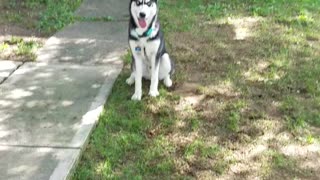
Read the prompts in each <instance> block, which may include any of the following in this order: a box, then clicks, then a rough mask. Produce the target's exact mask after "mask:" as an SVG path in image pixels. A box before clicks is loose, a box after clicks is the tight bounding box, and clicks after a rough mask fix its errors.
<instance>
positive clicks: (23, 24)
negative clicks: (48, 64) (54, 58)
mask: <svg viewBox="0 0 320 180" xmlns="http://www.w3.org/2000/svg"><path fill="white" fill-rule="evenodd" d="M30 6H31V5H30ZM44 8H45V7H44V6H43V5H41V4H39V5H37V7H29V6H28V5H27V4H26V1H22V0H2V1H1V2H0V12H1V14H0V60H16V61H29V60H32V57H30V55H24V54H23V53H20V54H19V53H18V52H17V49H18V44H15V43H13V44H11V43H8V42H9V41H10V40H11V39H12V38H13V37H14V38H22V40H23V41H24V42H30V41H32V42H35V43H37V44H40V45H41V44H43V43H44V42H45V41H46V39H47V38H48V35H47V34H43V33H41V32H40V31H39V30H38V29H37V23H38V21H39V14H40V13H41V11H42V10H43V9H44Z"/></svg>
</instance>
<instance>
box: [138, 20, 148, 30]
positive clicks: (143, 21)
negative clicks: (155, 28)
mask: <svg viewBox="0 0 320 180" xmlns="http://www.w3.org/2000/svg"><path fill="white" fill-rule="evenodd" d="M138 21H139V26H140V27H141V28H145V27H146V26H147V22H146V19H145V18H139V19H138Z"/></svg>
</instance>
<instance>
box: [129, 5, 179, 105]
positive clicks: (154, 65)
mask: <svg viewBox="0 0 320 180" xmlns="http://www.w3.org/2000/svg"><path fill="white" fill-rule="evenodd" d="M129 10H130V21H129V45H130V49H131V52H132V55H133V57H132V65H131V68H132V73H131V75H130V77H129V78H128V79H127V81H126V82H127V83H128V84H129V85H132V84H134V83H135V92H134V94H133V96H132V98H131V99H132V100H138V101H139V100H141V97H142V78H145V79H149V80H151V85H150V90H149V95H150V96H152V97H156V96H158V95H159V91H158V84H159V80H163V82H164V85H165V86H167V87H171V86H172V80H171V75H172V74H173V72H174V64H173V61H172V60H171V59H170V57H169V55H168V53H167V51H166V48H165V42H164V38H163V33H162V31H161V28H160V24H159V21H158V0H131V1H130V8H129Z"/></svg>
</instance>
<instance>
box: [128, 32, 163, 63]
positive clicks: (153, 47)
mask: <svg viewBox="0 0 320 180" xmlns="http://www.w3.org/2000/svg"><path fill="white" fill-rule="evenodd" d="M159 45H160V40H153V41H148V38H141V39H139V41H130V46H131V48H132V49H131V50H132V52H133V53H135V54H136V55H137V56H139V58H141V59H143V60H144V61H145V62H146V63H148V64H149V63H150V61H151V60H152V58H154V57H155V56H156V54H157V51H158V49H159Z"/></svg>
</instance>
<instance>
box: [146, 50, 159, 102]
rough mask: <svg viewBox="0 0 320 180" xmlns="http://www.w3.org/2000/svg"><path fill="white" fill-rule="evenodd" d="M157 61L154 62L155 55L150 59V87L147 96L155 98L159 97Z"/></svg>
mask: <svg viewBox="0 0 320 180" xmlns="http://www.w3.org/2000/svg"><path fill="white" fill-rule="evenodd" d="M159 64H160V63H159V61H157V60H156V55H154V56H152V58H151V85H150V91H149V95H150V96H152V97H157V96H158V95H159V91H158V84H159V68H160V67H159Z"/></svg>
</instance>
